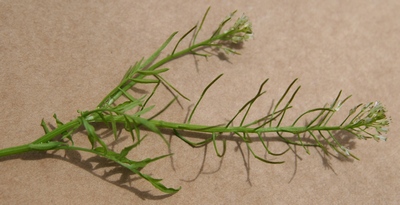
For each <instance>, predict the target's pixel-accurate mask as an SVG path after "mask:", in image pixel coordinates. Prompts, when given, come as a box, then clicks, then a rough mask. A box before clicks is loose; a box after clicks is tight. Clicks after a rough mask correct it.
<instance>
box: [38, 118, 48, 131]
mask: <svg viewBox="0 0 400 205" xmlns="http://www.w3.org/2000/svg"><path fill="white" fill-rule="evenodd" d="M40 126H42V127H43V130H44V133H45V134H47V133H49V132H50V129H49V127H47V124H46V122H45V121H44V119H42V122H41V123H40Z"/></svg>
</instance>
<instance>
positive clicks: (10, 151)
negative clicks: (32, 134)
mask: <svg viewBox="0 0 400 205" xmlns="http://www.w3.org/2000/svg"><path fill="white" fill-rule="evenodd" d="M32 150H33V149H31V148H30V147H29V144H25V145H20V146H15V147H9V148H5V149H2V150H0V157H4V156H9V155H14V154H22V153H25V152H29V151H32Z"/></svg>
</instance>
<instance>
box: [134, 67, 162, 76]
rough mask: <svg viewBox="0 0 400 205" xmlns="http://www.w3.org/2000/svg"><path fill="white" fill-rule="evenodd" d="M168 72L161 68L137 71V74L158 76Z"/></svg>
mask: <svg viewBox="0 0 400 205" xmlns="http://www.w3.org/2000/svg"><path fill="white" fill-rule="evenodd" d="M168 70H169V69H168V68H161V69H157V70H139V71H138V73H139V74H143V75H158V74H160V73H164V72H167V71H168Z"/></svg>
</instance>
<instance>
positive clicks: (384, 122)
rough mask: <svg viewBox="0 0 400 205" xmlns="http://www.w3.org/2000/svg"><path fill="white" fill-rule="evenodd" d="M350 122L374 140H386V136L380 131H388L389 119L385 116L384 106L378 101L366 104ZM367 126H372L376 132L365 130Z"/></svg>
mask: <svg viewBox="0 0 400 205" xmlns="http://www.w3.org/2000/svg"><path fill="white" fill-rule="evenodd" d="M350 124H352V125H353V126H354V127H358V128H359V129H360V130H359V131H361V132H363V133H364V134H367V135H369V136H370V137H373V138H374V139H376V140H384V141H386V137H384V136H383V135H382V133H387V132H388V131H389V129H388V125H389V119H388V118H387V117H386V109H385V107H384V106H383V105H382V104H381V103H380V102H371V103H368V104H366V105H365V106H364V107H363V108H362V109H361V111H360V112H359V113H358V114H357V115H356V116H355V117H354V118H353V120H352V121H351V123H350ZM361 127H362V128H361ZM369 128H374V129H375V131H376V132H377V133H378V134H371V133H369V132H368V131H367V129H369ZM358 136H360V135H358Z"/></svg>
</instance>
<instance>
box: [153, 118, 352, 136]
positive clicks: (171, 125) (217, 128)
mask: <svg viewBox="0 0 400 205" xmlns="http://www.w3.org/2000/svg"><path fill="white" fill-rule="evenodd" d="M151 123H152V124H154V125H156V126H157V127H161V128H169V129H181V130H188V131H200V132H207V133H214V132H217V133H218V132H219V133H229V132H245V133H265V132H289V133H293V134H297V133H303V132H308V131H319V130H326V131H328V130H329V131H332V130H343V129H345V128H344V127H341V126H318V127H305V126H303V127H293V126H282V127H263V128H250V127H225V126H207V125H197V124H182V123H174V122H165V121H159V120H151Z"/></svg>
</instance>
